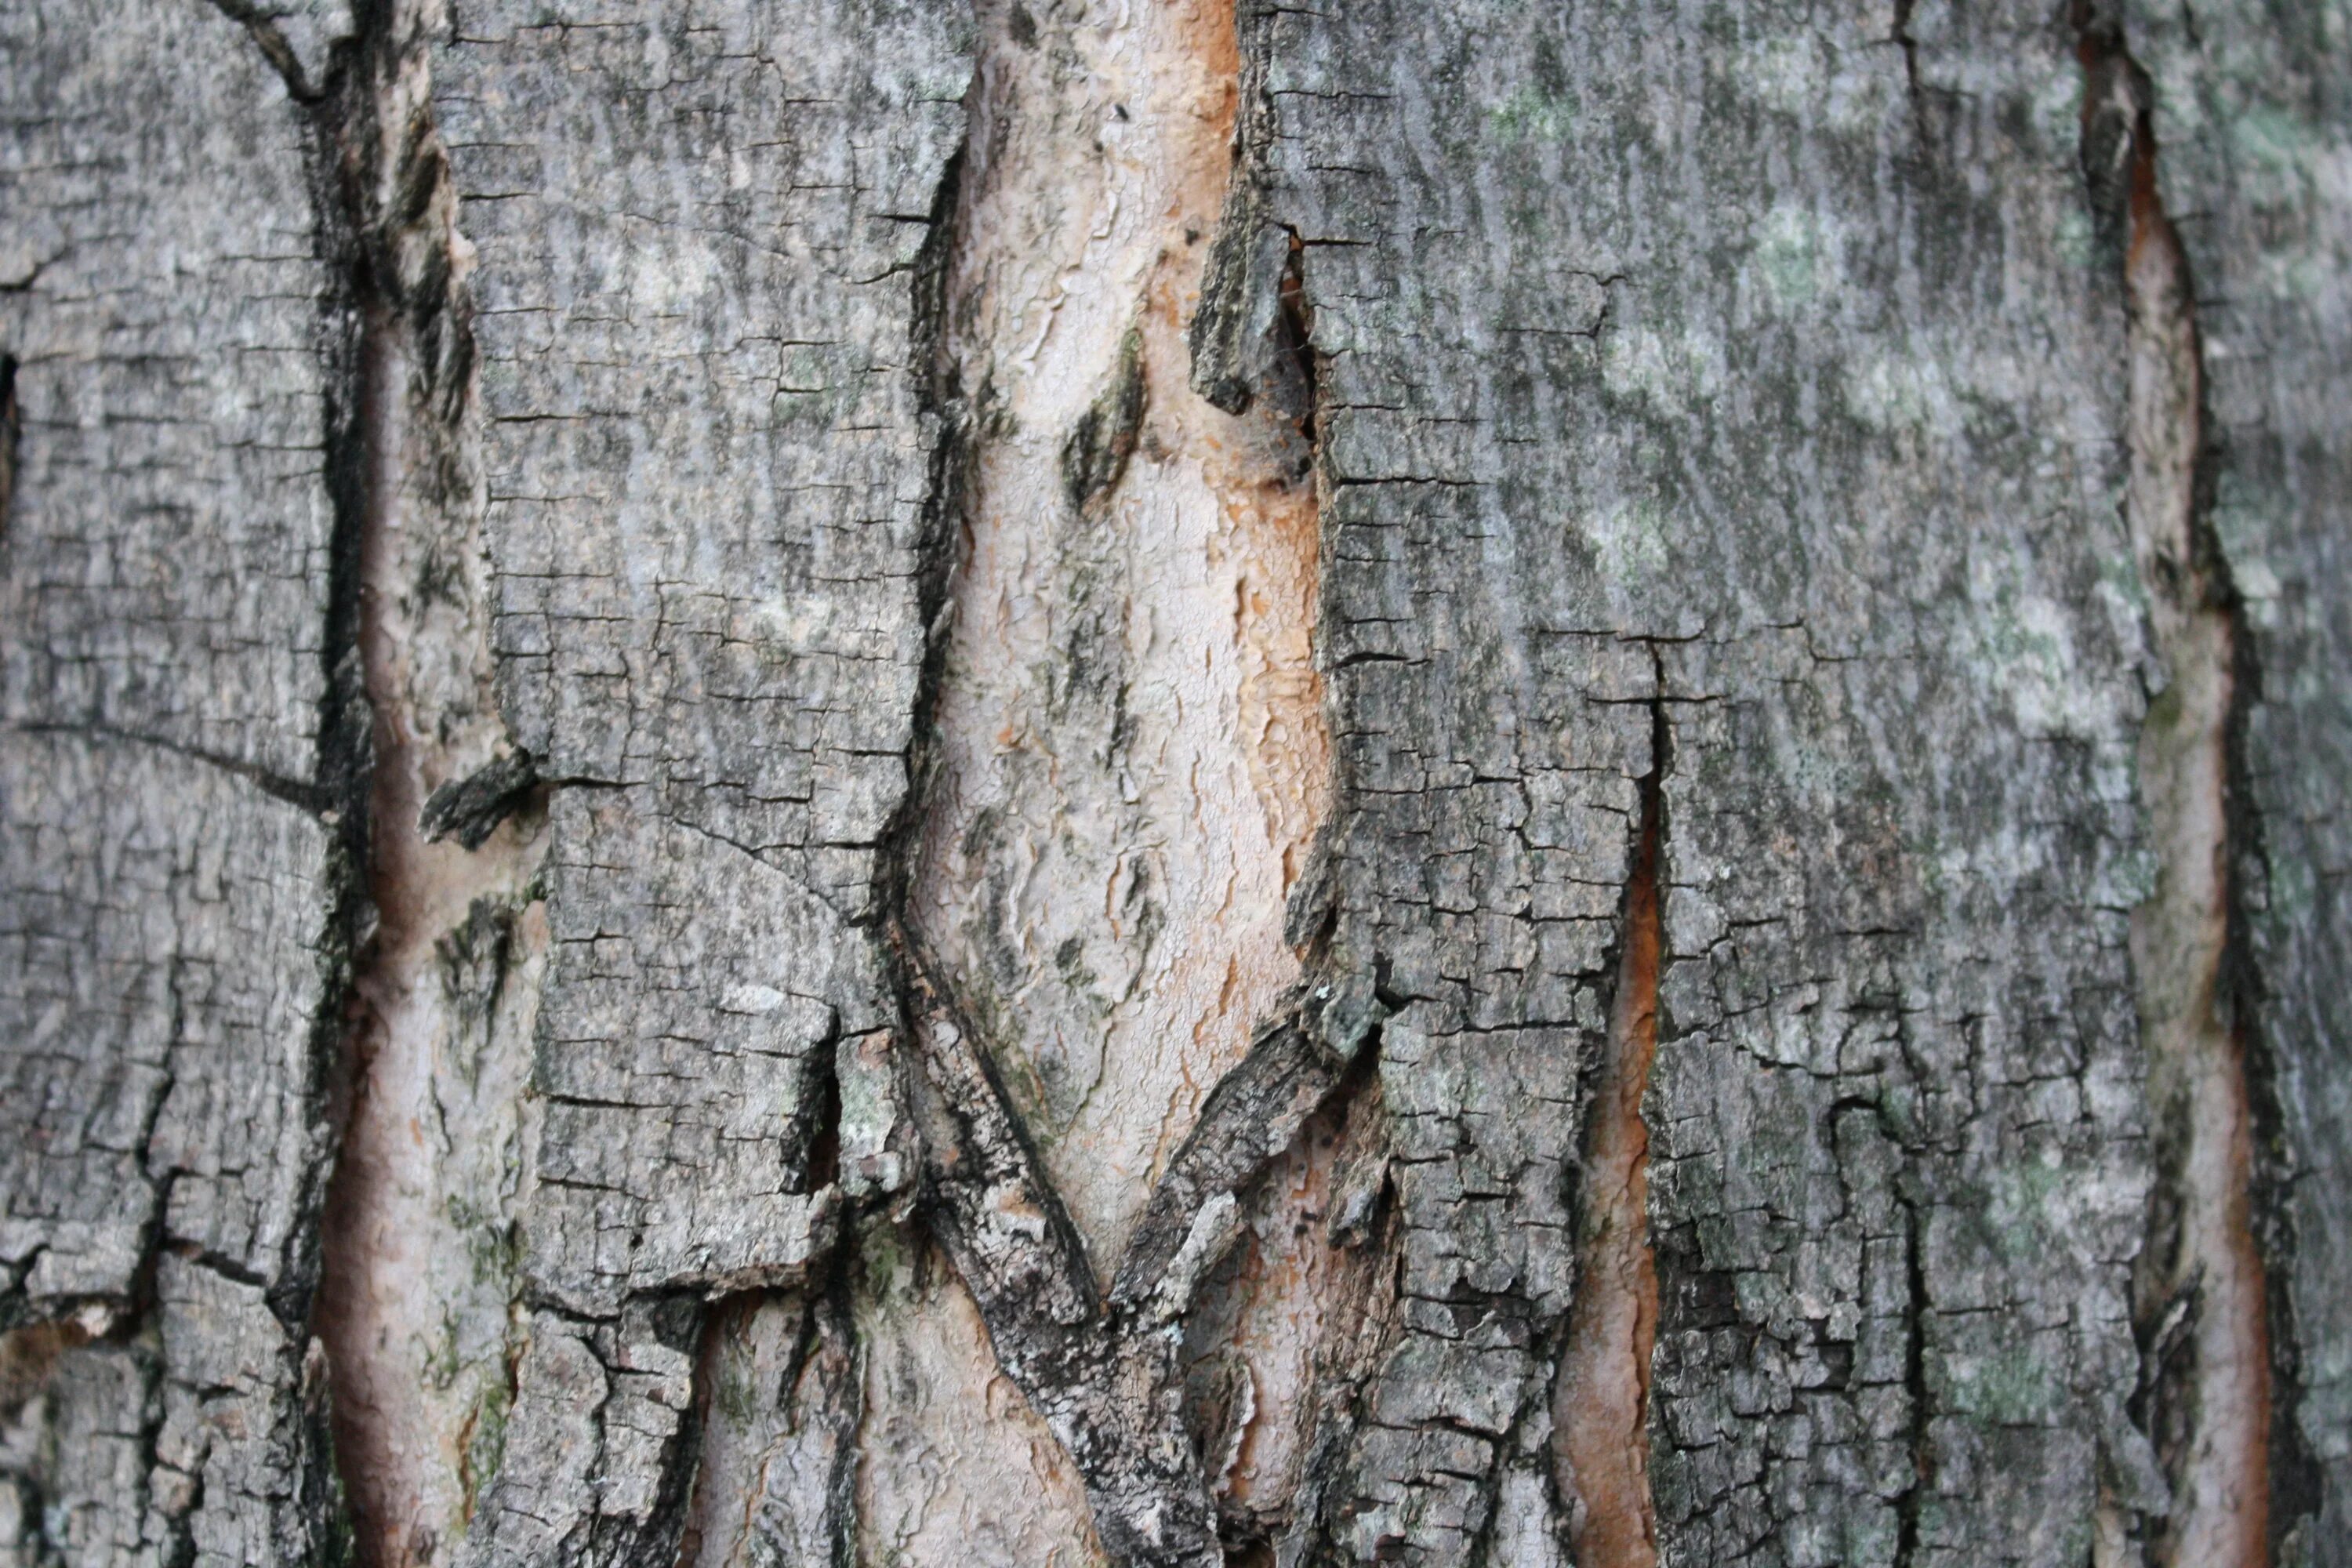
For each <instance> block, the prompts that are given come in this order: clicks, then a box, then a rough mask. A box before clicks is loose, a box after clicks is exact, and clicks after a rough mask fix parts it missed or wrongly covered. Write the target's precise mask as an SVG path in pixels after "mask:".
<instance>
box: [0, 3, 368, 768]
mask: <svg viewBox="0 0 2352 1568" xmlns="http://www.w3.org/2000/svg"><path fill="white" fill-rule="evenodd" d="M0 33H4V34H5V37H6V51H7V55H8V58H10V59H11V60H12V61H15V62H17V63H16V66H15V67H14V68H12V70H11V72H10V83H11V109H10V111H9V119H8V124H7V131H6V134H5V138H0V201H5V210H6V213H7V218H6V222H5V227H0V279H5V282H6V283H7V284H8V285H10V287H8V288H7V289H5V290H0V352H5V353H6V354H7V355H8V356H9V357H10V358H11V359H12V360H13V361H15V362H16V367H17V368H16V403H17V406H18V409H19V414H20V419H21V423H22V427H23V428H22V439H21V446H20V449H19V452H18V455H17V468H16V484H15V487H14V488H15V490H16V496H15V500H14V503H13V505H12V506H11V508H10V516H9V518H8V523H7V530H6V540H7V550H8V565H7V572H6V578H5V584H6V585H5V589H0V594H5V597H0V624H5V626H7V627H8V628H9V643H10V647H11V652H10V657H9V658H8V659H7V661H6V664H5V669H0V714H5V718H6V719H7V721H9V722H11V723H14V724H19V725H22V724H33V723H52V724H68V725H76V726H90V727H103V728H107V729H110V730H114V731H121V732H124V733H130V734H140V735H150V736H153V737H155V738H156V739H158V740H160V741H163V742H169V743H171V744H173V745H177V746H180V747H183V748H184V749H185V750H187V751H189V752H193V753H198V754H203V755H207V756H215V757H219V758H223V759H226V760H227V761H229V762H232V763H236V764H237V765H241V766H245V767H249V768H252V769H255V770H257V772H258V773H261V774H263V775H266V776H268V777H270V778H274V779H279V780H285V781H289V783H295V784H302V783H308V782H309V781H310V778H311V776H312V773H313V771H314V766H315V757H314V752H315V748H316V743H317V736H318V728H319V726H318V716H317V715H318V708H319V703H320V698H321V695H322V692H323V688H324V679H323V678H324V663H323V661H322V659H321V658H320V647H321V645H322V641H323V638H324V636H325V631H326V623H327V605H326V596H327V587H328V574H329V563H328V555H329V552H330V550H331V539H332V535H333V526H334V525H333V517H334V514H333V505H332V500H331V496H330V493H329V487H328V484H327V482H326V478H325V475H324V472H323V470H324V468H325V467H326V464H327V460H328V459H327V446H328V440H329V435H330V432H329V430H328V427H327V423H326V421H327V394H328V391H329V387H328V384H327V378H328V375H329V374H330V366H329V364H328V363H327V362H326V361H325V360H324V359H323V358H322V356H321V354H320V340H321V331H322V321H321V314H320V307H321V303H322V301H323V300H325V299H326V297H327V294H328V292H329V278H328V273H327V268H326V265H325V263H324V261H323V259H322V257H321V254H320V239H319V234H318V227H317V223H316V220H315V217H314V215H313V209H312V205H311V193H310V171H309V169H308V168H307V166H306V153H307V147H308V140H309V128H308V126H307V125H306V123H305V118H304V114H303V111H302V110H301V108H300V106H299V105H297V104H294V103H292V102H289V100H288V96H287V92H286V89H285V86H284V84H283V83H282V82H281V81H280V80H279V79H278V75H277V73H276V72H275V71H274V70H273V69H272V68H270V66H269V64H268V61H267V60H265V59H264V58H262V56H261V54H260V53H259V51H257V49H256V48H255V47H253V44H252V43H251V41H250V40H249V39H248V38H247V36H246V34H245V31H244V30H243V29H242V28H241V27H239V26H237V25H236V23H235V22H232V21H231V20H229V19H228V18H227V17H226V16H222V15H221V14H220V13H219V12H217V11H215V10H214V9H212V8H211V7H210V6H208V5H187V4H176V3H163V0H139V3H137V4H134V5H130V6H127V7H126V6H119V5H84V4H68V5H63V6H59V7H44V8H43V9H42V10H41V11H40V12H39V13H37V14H36V13H34V12H32V11H30V10H25V11H19V12H17V13H16V14H14V15H13V16H10V17H9V18H7V20H6V21H5V22H0ZM199 171H201V173H198V172H199Z"/></svg>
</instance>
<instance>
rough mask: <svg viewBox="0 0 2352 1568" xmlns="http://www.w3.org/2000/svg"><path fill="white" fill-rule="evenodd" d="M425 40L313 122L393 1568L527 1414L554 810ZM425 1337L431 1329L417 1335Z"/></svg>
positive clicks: (364, 1441) (363, 1309)
mask: <svg viewBox="0 0 2352 1568" xmlns="http://www.w3.org/2000/svg"><path fill="white" fill-rule="evenodd" d="M429 21H430V10H429V7H420V6H417V5H410V4H393V5H376V6H371V7H366V8H365V9H364V11H363V14H362V23H363V28H364V30H363V33H362V37H360V38H359V39H358V40H357V41H356V42H355V43H354V44H352V45H351V46H348V47H347V51H346V58H345V60H344V63H343V64H342V65H341V67H340V68H339V70H338V74H337V77H336V79H335V81H334V83H333V84H332V90H331V91H330V92H329V93H328V94H327V95H326V96H325V98H324V99H323V100H322V101H321V104H320V108H319V109H318V110H315V111H314V112H315V114H316V118H317V120H318V121H319V123H320V127H321V135H322V136H323V137H325V138H327V139H329V140H330V141H331V144H332V146H333V149H334V154H335V155H334V158H333V160H332V162H331V164H330V165H329V168H328V170H327V173H328V174H331V183H326V182H322V187H323V190H324V192H325V193H326V194H325V195H322V197H321V199H322V201H324V200H332V201H334V202H335V203H337V204H338V205H339V209H340V212H341V221H342V222H343V223H344V225H345V226H346V227H347V229H348V233H349V242H348V243H349V247H350V256H349V259H348V262H347V268H348V272H349V275H350V276H351V278H352V280H353V281H352V289H353V291H354V296H355V297H354V300H353V303H352V311H353V319H354V322H355V329H356V340H355V342H354V343H353V345H352V364H351V367H350V372H349V375H348V377H347V380H346V384H347V385H348V386H349V388H350V391H349V394H348V395H349V398H350V402H351V414H350V435H349V437H348V441H347V446H348V448H349V458H348V460H347V462H346V463H345V464H344V465H343V468H344V475H345V477H344V479H343V481H342V489H343V493H344V494H345V495H346V496H347V498H348V499H347V500H345V502H344V510H345V515H346V517H347V518H348V520H349V521H348V525H347V528H348V533H349V538H348V542H347V545H346V548H345V550H344V551H342V552H339V560H341V559H344V558H345V557H346V556H347V558H348V559H347V563H346V564H345V565H344V567H343V571H344V572H345V574H346V575H347V578H348V582H347V584H343V585H339V587H338V590H337V595H336V600H337V603H338V605H340V606H341V608H340V610H339V612H338V613H339V616H342V617H346V619H345V620H344V622H343V623H342V624H344V625H345V626H346V627H347V629H346V630H345V631H344V633H343V634H342V636H341V637H339V638H338V639H337V646H340V647H342V648H343V649H344V650H345V651H344V652H343V653H342V654H341V656H339V659H338V665H337V668H338V671H339V679H341V682H342V683H343V684H344V685H345V686H346V687H351V688H355V689H356V691H355V693H354V695H353V696H352V698H351V699H349V700H348V701H349V703H350V705H351V710H352V711H355V712H356V713H357V714H358V715H359V716H360V722H361V723H362V724H364V725H365V726H366V728H365V730H364V731H362V734H361V738H360V739H359V741H358V742H357V743H358V744H359V745H361V746H362V747H364V748H365V754H366V756H367V758H368V763H367V766H366V768H365V770H364V775H363V776H354V777H353V778H352V789H353V791H354V792H355V793H356V794H357V795H359V797H360V799H361V801H362V803H363V805H362V809H358V810H355V811H354V813H353V816H354V819H355V820H356V821H358V822H359V823H361V824H362V825H363V826H362V828H361V830H360V831H359V832H358V834H357V835H356V836H355V839H354V843H353V866H354V872H355V875H356V877H357V878H358V879H360V881H361V882H362V885H363V889H364V895H365V897H366V898H367V900H368V901H369V904H370V906H371V907H372V909H373V914H374V917H375V919H374V924H373V931H372V932H371V934H370V935H369V938H368V940H367V942H366V944H365V946H364V947H363V948H362V950H361V951H360V952H357V953H356V954H355V955H354V960H353V963H352V973H351V975H350V981H349V984H350V1001H349V1005H348V1008H347V1010H345V1011H344V1012H343V1017H342V1022H343V1026H344V1031H345V1033H344V1037H343V1039H342V1040H341V1041H340V1042H339V1049H340V1052H341V1057H342V1058H343V1059H342V1060H341V1063H340V1064H339V1076H340V1077H341V1079H343V1088H344V1090H345V1094H346V1096H347V1109H346V1110H344V1112H343V1115H342V1118H341V1128H340V1152H339V1157H338V1162H337V1166H336V1171H335V1175H334V1179H333V1182H332V1184H331V1188H330V1191H329V1193H328V1194H327V1197H326V1201H325V1205H324V1208H323V1212H322V1215H321V1219H320V1249H321V1255H322V1258H323V1259H324V1263H325V1275H324V1278H323V1279H322V1281H321V1289H320V1299H319V1305H318V1312H317V1318H316V1322H315V1331H316V1332H317V1333H318V1334H319V1336H320V1340H321V1341H322V1342H323V1343H324V1345H325V1346H326V1350H327V1353H328V1357H329V1360H330V1362H331V1365H332V1368H333V1372H334V1381H335V1387H336V1398H335V1401H334V1410H333V1423H334V1431H335V1447H336V1453H337V1456H338V1459H339V1462H340V1464H341V1468H342V1471H343V1477H344V1489H345V1493H346V1496H347V1498H348V1500H349V1508H350V1511H351V1514H352V1534H353V1546H354V1549H355V1551H356V1552H357V1554H358V1556H359V1559H360V1561H361V1562H362V1563H369V1564H381V1565H387V1568H388V1565H392V1564H399V1563H407V1562H409V1561H412V1560H413V1559H414V1558H415V1556H416V1555H417V1553H418V1552H419V1549H420V1544H421V1545H422V1546H423V1547H424V1549H425V1551H426V1552H434V1551H438V1550H440V1549H443V1548H446V1547H451V1546H454V1545H455V1543H456V1542H457V1539H458V1538H459V1537H461V1536H462V1534H463V1533H464V1531H465V1528H466V1525H467V1521H468V1519H469V1517H470V1515H471V1512H472V1510H473V1508H474V1506H475V1504H476V1502H477V1501H478V1494H479V1491H480V1489H481V1484H482V1481H483V1478H484V1475H485V1474H486V1473H487V1472H488V1470H490V1469H493V1468H495V1459H496V1455H495V1452H494V1451H492V1450H494V1448H495V1447H496V1444H497V1441H498V1436H499V1432H500V1431H501V1430H502V1421H503V1415H504V1412H505V1411H506V1409H507V1408H508V1407H509V1406H510V1405H511V1403H512V1394H513V1378H514V1366H513V1362H514V1354H515V1352H514V1347H513V1346H512V1344H511V1343H509V1334H510V1318H509V1312H510V1309H511V1305H512V1286H513V1280H512V1279H511V1278H510V1274H511V1268H512V1263H513V1257H514V1252H513V1237H512V1234H511V1231H510V1229H509V1224H510V1221H511V1218H512V1216H511V1215H506V1214H502V1213H500V1212H499V1210H500V1199H499V1195H498V1194H499V1193H500V1192H501V1191H502V1190H504V1188H505V1186H506V1185H507V1184H501V1183H500V1182H499V1180H498V1179H497V1173H498V1171H499V1168H500V1167H501V1165H502V1163H504V1162H505V1161H506V1159H507V1158H508V1156H509V1154H510V1153H511V1152H512V1139H513V1136H514V1132H515V1122H516V1118H517V1116H518V1114H519V1110H518V1106H519V1100H520V1088H521V1084H522V1080H523V1074H524V1071H525V1067H526V1061H525V1058H524V1055H523V1047H524V1044H525V1043H526V1042H527V1040H528V1037H529V1033H530V1016H531V1009H532V1007H533V1006H534V1005H535V1003H536V996H537V989H538V987H537V984H536V974H537V973H538V969H539V966H540V965H541V963H543V961H544V955H545V952H546V948H547V941H548V936H547V925H546V920H545V914H544V910H543V909H542V908H541V907H540V906H538V905H537V904H536V903H535V902H534V901H533V898H532V895H531V891H530V889H531V884H532V881H533V879H534V877H535V875H536V870H537V865H538V859H539V857H540V855H541V852H542V849H543V845H542V844H541V841H540V840H541V834H540V828H541V826H542V824H543V821H544V804H545V803H544V795H543V792H537V791H534V790H532V789H531V788H530V780H528V779H525V780H521V781H516V780H513V779H511V778H508V776H507V775H508V773H512V771H513V770H512V769H511V767H509V769H508V770H507V773H499V769H498V766H497V763H495V762H493V761H492V759H494V758H503V757H506V756H508V755H509V752H508V751H507V748H506V744H505V736H504V731H503V726H502V724H501V722H500V721H499V717H498V708H497V703H496V700H495V699H494V697H493V696H492V693H491V690H490V687H489V652H488V584H487V581H486V580H485V579H484V578H483V575H482V573H483V557H482V552H481V551H480V548H479V541H478V536H477V531H478V525H479V520H478V514H477V512H476V510H475V508H474V505H473V503H474V500H475V496H474V491H473V486H472V472H473V468H472V462H471V458H470V456H469V448H468V446H467V443H468V441H469V439H470V429H471V426H470V425H469V421H470V420H471V419H472V418H473V417H474V413H473V367H474V360H473V342H472V339H471V335H470V332H469V330H468V314H467V300H466V296H465V292H464V289H463V284H462V278H461V277H460V268H459V267H458V265H457V261H456V259H455V252H456V249H457V245H458V243H459V242H458V240H457V234H456V228H455V213H456V196H455V192H454V190H453V189H452V187H451V184H450V179H449V174H448V169H447V165H446V160H445V159H444V157H443V154H442V151H441V147H440V144H439V140H438V135H437V132H436V128H435V125H434V122H433V119H432V115H431V112H430V110H429V107H428V91H429V87H428V79H427V73H426V65H425V61H426V55H425V27H426V26H428V25H429ZM260 36H261V34H260V32H259V31H258V30H257V37H260ZM273 58H275V57H274V56H273ZM484 773H489V774H492V775H494V776H496V777H498V778H500V779H505V780H506V782H507V784H509V785H510V786H511V787H507V788H505V789H503V790H502V792H500V793H499V797H498V798H497V799H496V800H495V801H494V802H491V803H489V804H488V805H487V806H485V807H483V808H482V809H478V810H477V811H475V812H474V813H473V814H472V816H470V817H468V818H467V819H466V820H464V821H462V822H457V823H455V824H450V825H445V826H453V827H454V831H455V841H453V842H446V843H443V842H437V840H438V839H439V838H440V837H442V835H441V834H440V833H438V832H435V831H432V828H433V826H434V825H433V824H432V823H429V822H428V821H427V820H426V812H425V807H426V805H427V804H428V802H433V801H438V802H444V803H445V804H446V800H447V799H448V797H449V795H450V793H451V790H452V789H453V788H457V789H459V790H460V792H461V793H462V784H461V783H460V781H463V780H471V779H474V778H478V777H480V776H481V775H483V774H484ZM436 786H438V787H436ZM477 793H480V792H477ZM443 815H444V816H447V815H449V814H448V813H447V812H446V811H445V812H444V813H443ZM509 1195H510V1194H509ZM436 1322H439V1323H441V1324H442V1325H443V1332H442V1334H441V1335H439V1336H437V1337H436V1336H434V1335H431V1334H429V1333H427V1332H426V1331H425V1326H426V1325H429V1324H432V1323H436ZM486 1445H487V1447H486Z"/></svg>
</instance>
